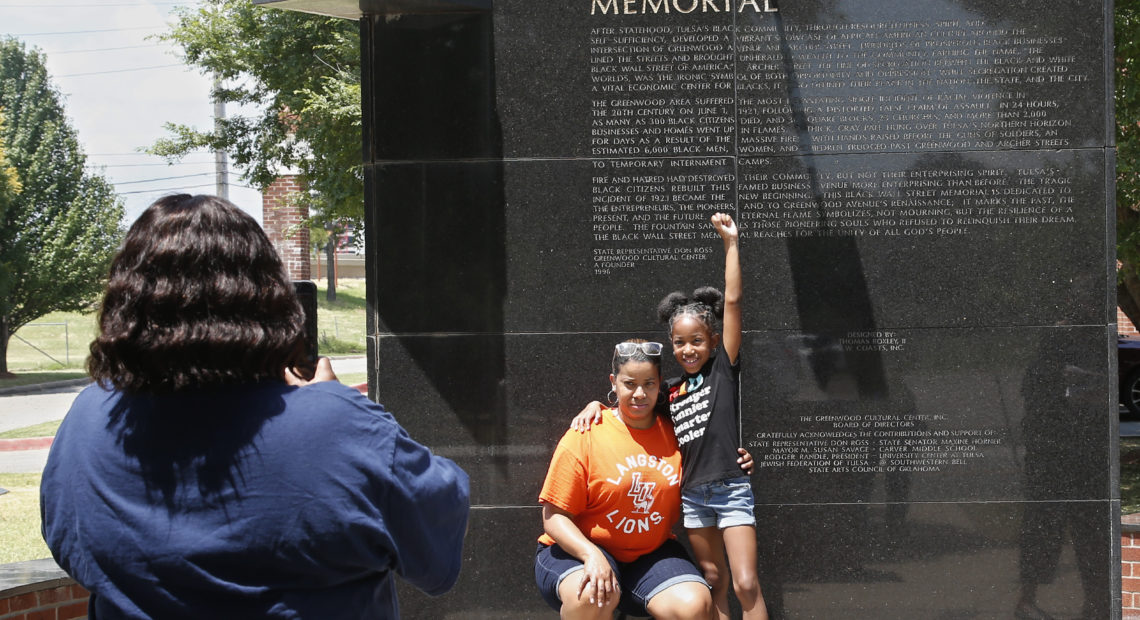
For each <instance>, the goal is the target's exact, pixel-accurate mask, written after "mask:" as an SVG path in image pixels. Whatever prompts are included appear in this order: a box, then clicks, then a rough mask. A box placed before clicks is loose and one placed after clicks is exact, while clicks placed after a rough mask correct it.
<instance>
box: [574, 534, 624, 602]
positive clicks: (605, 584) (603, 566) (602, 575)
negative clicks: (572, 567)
mask: <svg viewBox="0 0 1140 620" xmlns="http://www.w3.org/2000/svg"><path fill="white" fill-rule="evenodd" d="M578 579H579V582H578V600H582V595H583V594H585V595H587V596H589V597H590V604H591V605H597V606H598V607H605V606H606V604H607V603H609V600H610V597H611V596H621V589H620V586H618V579H617V575H615V574H614V569H613V567H612V566H610V563H609V562H608V561H606V556H604V555H602V552H601V551H600V550H598V548H597V547H594V550H593V552H592V553H590V554H589V556H588V557H587V558H586V561H585V562H583V563H582V570H581V571H580V573H579V576H578Z"/></svg>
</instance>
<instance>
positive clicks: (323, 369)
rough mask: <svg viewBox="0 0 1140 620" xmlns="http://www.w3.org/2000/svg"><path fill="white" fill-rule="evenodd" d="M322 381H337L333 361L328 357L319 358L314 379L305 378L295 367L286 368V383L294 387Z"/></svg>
mask: <svg viewBox="0 0 1140 620" xmlns="http://www.w3.org/2000/svg"><path fill="white" fill-rule="evenodd" d="M322 381H337V378H336V373H334V372H333V369H332V362H330V361H329V358H327V357H321V358H318V359H317V369H316V372H314V373H313V378H312V379H305V378H304V377H302V376H301V375H298V374H297V373H296V371H295V370H294V369H293V368H286V369H285V383H288V384H289V385H292V386H293V387H305V386H306V385H312V384H314V383H321V382H322Z"/></svg>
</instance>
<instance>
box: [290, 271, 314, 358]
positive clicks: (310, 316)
mask: <svg viewBox="0 0 1140 620" xmlns="http://www.w3.org/2000/svg"><path fill="white" fill-rule="evenodd" d="M293 290H294V291H296V293H297V301H299V302H301V311H302V312H304V314H305V351H306V352H307V354H308V357H309V361H310V362H312V363H313V364H316V363H317V284H316V283H315V282H313V281H312V280H293Z"/></svg>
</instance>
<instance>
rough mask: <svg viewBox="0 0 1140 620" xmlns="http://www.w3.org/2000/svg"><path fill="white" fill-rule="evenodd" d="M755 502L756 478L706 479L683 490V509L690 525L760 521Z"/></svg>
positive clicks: (688, 526)
mask: <svg viewBox="0 0 1140 620" xmlns="http://www.w3.org/2000/svg"><path fill="white" fill-rule="evenodd" d="M755 505H756V502H755V501H754V500H753V499H752V482H751V481H749V479H748V478H747V477H741V478H729V479H728V480H716V481H713V482H706V483H704V484H698V485H696V486H695V487H693V488H691V489H683V490H682V491H681V512H682V513H683V514H684V515H685V527H686V528H689V529H697V528H702V527H712V526H714V525H715V526H716V527H718V528H720V529H722V530H723V529H724V528H726V527H735V526H737V525H756V517H755V516H754V515H753V514H752V509H753V508H754V507H755Z"/></svg>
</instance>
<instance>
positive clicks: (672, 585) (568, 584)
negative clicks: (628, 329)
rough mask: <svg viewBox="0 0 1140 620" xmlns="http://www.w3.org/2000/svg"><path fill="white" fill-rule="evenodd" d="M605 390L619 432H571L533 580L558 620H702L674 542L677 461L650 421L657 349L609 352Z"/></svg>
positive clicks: (672, 443)
mask: <svg viewBox="0 0 1140 620" xmlns="http://www.w3.org/2000/svg"><path fill="white" fill-rule="evenodd" d="M610 383H611V384H612V387H613V391H614V392H615V393H616V394H617V402H618V405H617V408H615V409H609V410H606V411H605V412H604V415H606V416H607V417H610V416H612V417H613V418H615V419H616V421H617V422H618V423H616V424H598V425H595V426H593V427H592V428H591V429H590V431H589V432H587V433H579V432H578V431H575V430H570V431H567V433H566V435H564V436H563V437H562V440H561V441H559V442H558V448H557V449H556V450H555V451H554V457H553V458H552V459H551V461H550V469H549V471H548V472H547V474H546V482H545V483H544V484H543V487H542V493H541V494H540V495H539V500H540V501H541V502H542V505H543V510H542V523H543V529H544V530H545V534H543V535H542V536H541V537H540V538H539V543H540V544H539V548H538V554H537V556H536V558H535V568H534V572H535V579H536V580H537V581H538V587H539V590H540V591H541V592H542V596H543V598H544V599H546V602H547V603H548V604H549V605H550V606H551V607H553V608H554V609H556V610H559V611H560V612H561V614H562V617H563V618H610V617H612V615H613V612H614V610H615V609H618V608H620V609H621V610H622V611H623V612H626V613H629V614H631V615H640V616H645V615H652V616H653V617H654V618H658V619H661V620H664V619H670V618H677V619H682V618H700V619H702V620H703V619H705V618H708V617H709V615H710V612H711V610H712V597H711V596H710V594H709V587H708V584H707V583H705V580H704V578H703V577H702V576H701V571H700V570H699V569H697V567H696V566H695V565H694V564H693V562H692V560H690V559H689V556H688V554H687V553H686V552H685V549H684V547H682V546H681V544H680V543H678V542H677V541H676V540H675V539H674V538H673V534H672V528H673V524H674V523H675V522H676V521H677V518H678V517H679V516H680V510H681V453H680V451H679V449H678V448H677V438H676V437H675V436H674V434H673V428H672V426H671V425H670V424H669V422H668V421H667V420H665V419H664V418H662V417H658V416H657V414H656V413H655V407H656V405H657V394H658V390H659V389H660V386H661V344H659V343H656V342H644V341H633V340H631V341H627V342H623V343H621V344H619V345H617V347H616V349H615V351H614V359H613V374H611V375H610Z"/></svg>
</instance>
